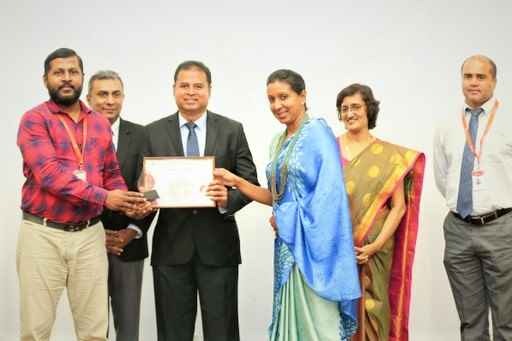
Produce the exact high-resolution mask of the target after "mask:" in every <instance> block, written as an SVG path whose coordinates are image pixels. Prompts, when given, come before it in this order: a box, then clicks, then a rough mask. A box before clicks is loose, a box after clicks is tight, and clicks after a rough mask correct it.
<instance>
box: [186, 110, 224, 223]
mask: <svg viewBox="0 0 512 341" xmlns="http://www.w3.org/2000/svg"><path fill="white" fill-rule="evenodd" d="M187 123H188V121H187V119H186V118H185V117H183V115H182V114H181V113H180V112H178V124H179V126H180V134H181V144H182V146H183V151H184V152H185V154H186V153H187V152H186V150H187V139H188V134H189V129H188V127H187V126H186V124H187ZM194 123H195V124H196V127H195V132H196V136H197V144H198V147H199V156H204V148H205V147H206V112H204V113H203V114H202V115H201V116H200V117H199V118H198V119H197V120H196V121H194ZM217 209H218V210H219V213H221V214H224V213H226V212H227V211H228V210H227V209H226V208H224V207H220V206H219V207H217Z"/></svg>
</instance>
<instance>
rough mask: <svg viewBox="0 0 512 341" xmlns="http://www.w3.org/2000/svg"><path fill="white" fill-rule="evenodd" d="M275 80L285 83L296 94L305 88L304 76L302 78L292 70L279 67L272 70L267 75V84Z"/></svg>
mask: <svg viewBox="0 0 512 341" xmlns="http://www.w3.org/2000/svg"><path fill="white" fill-rule="evenodd" d="M277 81H279V82H285V83H287V84H288V85H290V87H291V88H292V89H293V91H295V92H296V93H297V94H298V95H300V94H301V93H302V91H304V90H306V83H305V82H304V78H302V76H301V75H300V74H299V73H297V72H295V71H293V70H289V69H279V70H276V71H274V72H272V73H271V74H270V75H269V76H268V77H267V85H269V84H270V83H274V82H277Z"/></svg>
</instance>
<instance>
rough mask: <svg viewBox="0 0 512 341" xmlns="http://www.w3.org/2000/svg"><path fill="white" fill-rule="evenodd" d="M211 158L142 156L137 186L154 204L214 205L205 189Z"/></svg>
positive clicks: (211, 177)
mask: <svg viewBox="0 0 512 341" xmlns="http://www.w3.org/2000/svg"><path fill="white" fill-rule="evenodd" d="M214 167H215V157H213V156H206V157H179V156H176V157H145V158H144V168H143V173H142V175H141V178H140V179H139V188H140V189H141V190H142V192H144V195H145V196H146V197H147V198H148V199H149V200H155V202H156V206H157V207H175V208H176V207H215V202H214V201H213V200H211V199H210V198H208V196H207V195H206V189H207V187H208V184H209V183H210V182H212V180H213V169H214Z"/></svg>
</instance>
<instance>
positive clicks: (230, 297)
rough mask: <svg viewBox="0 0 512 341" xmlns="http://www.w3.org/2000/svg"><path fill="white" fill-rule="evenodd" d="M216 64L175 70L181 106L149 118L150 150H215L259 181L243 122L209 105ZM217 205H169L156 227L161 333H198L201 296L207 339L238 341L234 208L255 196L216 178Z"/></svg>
mask: <svg viewBox="0 0 512 341" xmlns="http://www.w3.org/2000/svg"><path fill="white" fill-rule="evenodd" d="M210 90H211V74H210V70H209V69H208V68H207V67H206V66H205V65H204V64H203V63H201V62H197V61H186V62H184V63H182V64H180V65H179V66H178V67H177V69H176V71H175V74H174V85H173V93H174V97H175V100H176V105H177V107H178V112H177V113H175V114H173V115H170V116H168V117H165V118H163V119H160V120H158V121H156V122H153V123H151V124H150V125H148V126H147V127H146V128H147V134H148V139H149V142H148V152H149V155H151V156H215V166H216V167H223V168H226V169H229V170H230V171H232V172H234V173H236V174H238V175H239V176H241V177H243V178H245V179H247V180H249V181H250V182H252V183H254V184H257V183H258V180H257V175H256V168H255V166H254V163H253V161H252V156H251V152H250V150H249V146H248V144H247V140H246V138H245V134H244V131H243V128H242V125H241V124H240V123H238V122H236V121H233V120H231V119H228V118H226V117H224V116H221V115H218V114H215V113H213V112H211V111H208V110H207V106H208V100H209V97H210ZM208 194H209V196H210V198H212V200H214V201H215V202H216V205H217V207H216V208H181V209H171V208H165V209H161V210H160V215H159V218H158V221H157V224H156V227H155V234H154V237H153V252H152V256H151V264H152V266H153V279H154V289H155V304H156V316H157V329H158V341H192V339H193V334H194V324H195V319H196V312H197V294H198V293H199V299H200V303H201V312H202V315H201V316H202V321H203V333H204V339H205V340H208V341H237V340H239V338H240V337H239V330H238V302H237V291H238V265H239V264H240V262H241V258H240V240H239V236H238V228H237V225H236V222H235V218H234V216H233V214H234V213H235V212H236V211H238V210H239V209H241V208H242V207H244V206H245V205H247V204H248V203H249V200H248V199H247V198H246V197H244V196H243V195H242V194H241V193H240V192H239V191H238V190H236V189H227V188H226V187H224V186H222V185H220V184H219V183H217V182H215V181H214V182H212V184H210V186H209V188H208Z"/></svg>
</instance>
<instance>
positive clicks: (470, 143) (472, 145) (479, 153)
mask: <svg viewBox="0 0 512 341" xmlns="http://www.w3.org/2000/svg"><path fill="white" fill-rule="evenodd" d="M499 106H500V103H499V102H498V100H496V102H494V105H493V107H492V110H491V112H490V113H489V118H488V119H487V125H486V126H485V130H484V132H483V134H482V137H480V148H479V150H478V151H477V150H476V146H475V143H474V142H473V139H472V138H471V133H470V131H469V125H468V122H467V120H466V119H465V118H464V110H463V111H462V113H461V119H462V126H463V127H464V135H466V143H467V144H468V147H469V150H471V152H472V153H473V154H474V155H475V158H476V160H477V162H478V163H480V158H481V157H482V148H483V146H484V140H485V138H486V137H487V134H488V133H489V130H490V129H491V126H492V124H493V122H494V117H495V116H496V111H498V108H499ZM475 140H476V136H475Z"/></svg>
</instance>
